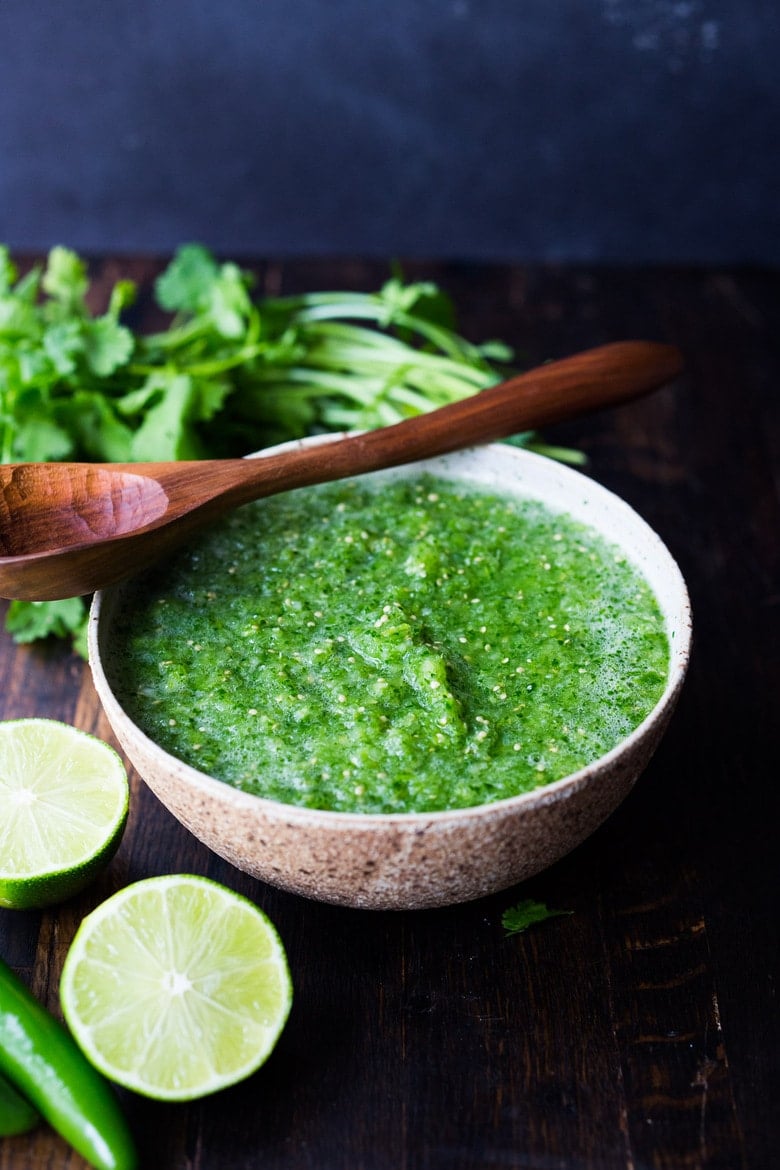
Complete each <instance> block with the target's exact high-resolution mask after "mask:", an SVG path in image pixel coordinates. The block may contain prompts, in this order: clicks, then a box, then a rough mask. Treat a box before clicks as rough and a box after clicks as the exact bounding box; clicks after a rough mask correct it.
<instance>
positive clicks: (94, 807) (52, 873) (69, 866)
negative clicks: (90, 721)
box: [0, 719, 129, 910]
mask: <svg viewBox="0 0 780 1170" xmlns="http://www.w3.org/2000/svg"><path fill="white" fill-rule="evenodd" d="M128 801H129V789H128V784H127V773H126V771H125V767H124V764H123V763H122V760H121V759H120V757H119V755H118V754H117V752H115V751H114V749H113V748H112V747H109V745H108V744H107V743H104V742H103V741H102V740H100V739H97V738H96V737H95V736H94V735H89V734H88V733H87V732H85V731H79V730H77V729H76V728H75V727H71V726H70V725H69V724H67V723H59V722H57V721H56V720H53V719H11V720H8V721H6V722H4V723H0V906H7V907H9V908H11V909H13V910H27V909H31V908H33V907H40V906H48V905H51V904H52V903H53V902H61V901H63V900H64V899H65V898H69V897H71V895H72V894H75V893H76V892H77V891H78V890H80V889H82V887H83V886H85V885H86V884H87V883H88V882H90V881H91V880H92V879H93V878H94V877H95V876H96V874H97V873H98V871H99V870H100V869H101V868H102V867H103V866H104V865H106V864H107V862H108V861H109V860H110V859H111V857H112V856H113V854H114V853H115V852H116V849H117V847H118V845H119V842H120V841H121V839H122V833H123V831H124V827H125V822H126V821H127V809H128Z"/></svg>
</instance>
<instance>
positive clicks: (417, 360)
mask: <svg viewBox="0 0 780 1170" xmlns="http://www.w3.org/2000/svg"><path fill="white" fill-rule="evenodd" d="M89 287H90V286H89V276H88V271H87V265H86V263H85V262H84V260H83V259H82V258H80V257H79V256H78V255H77V254H76V253H75V252H73V251H70V250H69V249H67V248H63V247H55V248H53V249H52V250H51V252H50V253H49V255H48V257H47V260H46V263H45V265H43V266H41V267H36V268H34V269H32V270H31V271H30V272H28V273H27V274H26V275H25V276H23V277H21V278H19V275H18V272H17V269H16V267H15V265H14V264H13V262H12V259H11V256H10V254H9V252H8V249H7V248H5V247H2V246H0V462H5V463H9V462H13V463H16V462H26V461H33V462H36V461H41V460H62V459H79V460H88V461H91V460H95V461H108V462H135V461H142V460H169V459H200V458H208V457H222V456H241V455H245V454H247V453H249V452H250V451H254V450H258V449H260V448H262V447H264V446H268V445H270V444H272V443H276V442H281V441H284V440H286V439H293V438H300V437H302V436H304V435H306V434H312V433H317V432H322V431H333V430H350V429H371V428H373V427H377V426H384V425H388V424H391V423H394V422H397V421H399V420H400V419H402V418H405V417H408V416H410V415H415V414H419V413H422V412H424V411H427V410H431V409H434V408H436V407H438V406H443V405H445V404H446V403H448V402H453V401H456V400H457V399H460V398H463V397H466V396H468V395H470V394H473V393H475V392H477V391H479V390H481V389H483V388H484V387H486V386H489V385H492V384H493V383H495V382H496V381H498V380H500V378H501V377H503V376H505V374H506V372H507V365H508V363H509V362H511V361H512V359H513V354H512V351H511V350H510V349H508V348H507V347H506V346H505V345H503V344H502V343H500V342H488V343H486V344H482V345H475V344H472V343H471V342H469V341H467V340H465V339H464V338H463V337H461V336H460V335H459V334H458V332H457V330H456V323H455V315H454V310H453V306H452V303H451V301H450V300H449V299H448V298H447V297H446V295H445V294H444V293H443V292H442V291H441V290H440V289H439V288H437V286H436V285H434V284H432V283H429V282H418V283H405V282H404V280H403V279H402V278H401V276H400V275H398V274H395V275H393V276H392V277H391V278H390V279H389V280H388V281H387V282H386V283H385V284H384V285H383V287H382V288H381V289H380V290H379V291H378V292H376V293H361V292H352V293H350V292H347V293H341V292H317V293H309V294H306V295H303V296H297V297H283V298H257V297H255V296H254V295H253V278H252V274H251V273H250V272H248V271H245V270H243V269H241V268H240V267H239V266H238V265H236V264H234V263H229V262H228V263H220V262H218V261H217V260H216V259H215V257H214V256H213V255H212V254H211V253H210V252H209V251H208V250H207V249H205V248H203V247H201V246H200V245H197V244H187V245H185V246H183V247H182V248H180V249H179V250H178V252H177V253H176V255H175V256H174V257H173V260H172V261H171V263H170V264H169V266H168V267H167V268H166V269H165V270H164V271H163V272H162V274H161V275H160V276H159V277H158V279H157V281H156V283H155V287H154V295H155V299H156V302H157V304H158V306H159V307H160V308H161V309H163V310H164V311H165V312H166V313H167V314H168V315H169V316H168V321H169V323H168V325H167V327H166V328H165V329H164V330H162V331H161V332H157V333H153V334H146V335H143V334H139V333H136V332H135V331H134V330H133V329H132V328H131V327H130V326H128V325H127V324H126V323H125V321H123V319H122V317H123V314H125V310H127V309H129V308H130V306H132V304H133V302H134V301H135V299H136V295H137V291H138V290H137V288H136V286H135V285H134V284H133V282H131V281H128V280H120V281H118V282H117V283H116V284H115V285H114V286H113V288H112V290H111V293H110V297H109V303H108V305H107V307H106V308H105V310H104V311H103V312H102V313H94V312H92V311H91V310H90V308H89V306H88V293H89ZM125 316H126V314H125ZM515 441H517V442H519V443H521V444H523V445H529V446H535V447H536V448H537V449H542V450H545V451H547V453H549V454H553V455H556V456H557V457H559V458H570V459H576V458H577V456H576V454H575V453H572V452H567V451H560V450H558V449H553V448H547V447H544V446H543V445H541V444H540V443H539V442H538V440H537V437H536V436H535V435H532V434H527V435H522V436H518V437H517V438H516V440H515ZM84 614H85V607H84V604H83V602H82V601H81V600H80V599H70V600H68V601H65V602H45V603H34V602H33V603H31V602H12V603H11V605H10V607H9V610H8V617H7V622H6V625H7V627H8V628H9V629H10V630H11V632H12V633H13V634H14V636H15V637H16V638H17V639H18V640H28V641H31V640H34V639H35V638H38V637H44V636H46V635H47V634H50V633H53V634H55V635H56V636H68V635H69V634H71V633H73V632H76V633H77V634H78V633H79V631H80V630H81V628H82V624H83V619H84Z"/></svg>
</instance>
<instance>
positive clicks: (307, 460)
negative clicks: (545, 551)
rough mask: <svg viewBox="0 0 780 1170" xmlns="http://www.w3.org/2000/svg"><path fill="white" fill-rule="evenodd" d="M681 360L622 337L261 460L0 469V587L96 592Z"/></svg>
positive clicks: (644, 379) (650, 376)
mask: <svg viewBox="0 0 780 1170" xmlns="http://www.w3.org/2000/svg"><path fill="white" fill-rule="evenodd" d="M681 369H682V360H681V357H680V354H679V351H678V350H677V349H675V348H674V347H673V346H669V345H662V344H658V343H654V342H646V341H626V342H616V343H614V344H612V345H606V346H601V347H600V348H598V349H593V350H588V351H587V352H585V353H582V354H578V355H576V356H574V357H570V358H564V359H563V360H561V361H556V362H550V363H548V364H547V365H544V366H540V367H539V368H537V369H535V370H531V371H529V372H528V373H525V374H520V375H518V376H517V377H515V378H511V379H509V380H508V381H507V382H503V383H501V384H500V385H498V386H492V387H490V388H489V389H487V390H483V391H481V392H480V393H478V394H475V395H473V396H471V397H469V398H466V399H463V400H462V401H460V402H456V403H452V404H451V405H448V406H444V407H441V408H440V409H438V410H435V411H431V412H430V413H429V414H423V415H418V416H416V417H414V418H410V419H406V420H404V421H403V422H400V423H396V424H395V425H394V426H390V427H382V428H379V429H377V430H373V431H367V432H365V433H363V434H359V435H350V436H348V437H347V438H342V439H334V440H332V441H330V442H323V443H321V444H315V445H313V446H306V447H300V448H293V449H290V450H288V451H285V452H279V453H277V454H273V455H268V456H263V457H262V458H259V459H217V460H200V461H195V462H189V461H187V462H184V461H183V462H172V463H122V464H120V463H102V464H98V463H21V464H6V465H2V466H0V596H2V597H10V598H20V599H25V600H36V601H42V600H54V599H57V598H62V597H73V596H78V595H81V594H86V593H91V592H92V591H93V590H95V589H100V588H103V587H104V586H106V585H110V584H113V583H114V582H116V581H118V580H121V579H122V578H123V577H126V576H128V575H130V574H132V573H135V572H137V571H139V570H140V569H142V568H145V567H146V566H148V565H150V564H152V563H153V562H154V561H156V560H158V559H159V558H160V557H162V556H163V555H165V554H166V553H167V552H169V551H170V550H171V549H172V548H174V547H175V546H176V545H177V544H179V543H181V541H182V540H184V539H185V538H186V537H187V536H188V535H190V534H191V533H192V532H193V531H195V530H196V529H197V528H199V527H201V526H202V525H203V524H205V523H207V522H209V521H211V520H213V519H215V518H216V517H217V516H219V515H220V514H221V513H223V512H225V511H227V510H228V509H232V508H235V507H237V506H239V505H241V504H245V503H248V502H249V501H251V500H255V499H259V498H261V497H262V496H269V495H274V494H276V493H278V492H282V491H289V490H291V489H292V488H298V487H305V486H308V485H311V484H315V483H324V482H328V481H331V480H337V479H343V478H345V477H346V476H350V475H360V474H364V473H366V472H370V471H377V470H380V469H382V468H387V467H395V466H399V465H401V464H405V463H412V462H415V461H416V460H418V459H424V458H428V457H431V456H435V455H443V454H446V453H447V452H450V451H456V450H459V449H462V448H464V447H469V446H474V445H477V444H480V443H487V442H491V441H493V440H495V439H502V438H506V437H508V436H509V435H512V434H517V433H518V432H520V431H525V430H532V429H536V428H538V427H545V426H549V425H551V424H552V423H556V422H560V421H562V420H564V419H570V418H574V417H577V416H579V415H582V414H586V413H588V412H590V411H593V410H598V409H602V408H604V407H607V406H614V405H617V404H619V403H621V402H625V401H628V400H630V399H632V398H636V397H638V396H640V395H642V394H645V393H648V392H650V391H651V390H655V389H657V388H658V387H659V386H662V385H664V384H665V383H667V382H669V381H670V380H671V379H672V378H674V377H676V376H677V375H678V374H679V373H680V371H681Z"/></svg>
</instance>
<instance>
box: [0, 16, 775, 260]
mask: <svg viewBox="0 0 780 1170" xmlns="http://www.w3.org/2000/svg"><path fill="white" fill-rule="evenodd" d="M779 59H780V16H779V15H778V9H777V5H776V3H775V0H731V2H727V0H554V2H553V0H395V2H394V3H383V2H382V0H220V2H215V0H165V2H162V0H132V2H130V0H111V2H110V3H107V2H106V0H68V3H64V4H57V3H53V2H50V3H45V2H41V0H0V241H2V242H5V243H8V244H9V245H10V246H11V247H12V249H14V250H27V251H30V250H32V251H39V250H42V249H45V248H47V247H49V246H50V245H52V244H54V243H63V244H67V245H69V246H72V247H75V248H77V249H81V250H85V251H88V252H90V251H91V252H106V251H111V252H113V253H114V254H116V253H122V252H139V251H140V252H144V253H167V252H169V251H170V250H172V249H173V248H174V247H176V245H177V244H179V243H181V242H182V241H184V240H188V239H197V240H200V241H202V242H204V243H206V244H208V245H209V246H211V247H213V248H214V249H216V250H218V251H221V252H223V253H229V254H233V255H235V256H237V257H240V256H242V255H247V256H258V255H273V256H295V255H312V254H315V253H316V254H321V255H358V254H360V255H364V256H367V255H374V256H394V255H398V256H401V255H402V256H407V257H408V256H419V257H427V256H431V257H433V256H439V257H452V258H462V259H482V260H502V261H543V262H551V261H552V262H571V261H573V262H584V263H591V262H606V263H646V262H649V263H659V264H663V263H678V262H681V263H694V264H695V263H703V264H716V265H717V264H757V265H775V264H777V263H778V262H780V212H779V211H778V207H779V206H780V198H779V194H780V191H779V188H780V183H779V182H778V179H779V178H780V174H779V172H780V166H779V164H778V155H777V139H778V126H779V125H780V116H779V115H780V109H779V107H780V67H779V66H778V60H779Z"/></svg>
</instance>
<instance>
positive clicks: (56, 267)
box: [41, 246, 89, 315]
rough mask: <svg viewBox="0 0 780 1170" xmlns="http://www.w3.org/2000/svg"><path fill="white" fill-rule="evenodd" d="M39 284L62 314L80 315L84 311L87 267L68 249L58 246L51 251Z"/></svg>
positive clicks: (87, 281) (87, 284) (87, 286)
mask: <svg viewBox="0 0 780 1170" xmlns="http://www.w3.org/2000/svg"><path fill="white" fill-rule="evenodd" d="M41 284H42V287H43V291H44V292H46V293H48V294H49V296H50V297H51V298H52V301H53V302H54V303H55V304H56V305H59V307H60V309H61V310H62V312H64V313H75V314H79V315H80V314H82V313H84V312H85V311H86V307H85V305H84V297H85V296H86V293H87V289H88V288H89V279H88V277H87V266H86V264H85V263H84V261H83V260H82V259H80V257H79V256H77V255H76V253H75V252H72V251H71V250H70V249H69V248H62V247H59V246H58V247H55V248H52V249H51V251H50V252H49V258H48V263H47V265H46V271H45V272H44V274H43V280H42V281H41Z"/></svg>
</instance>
